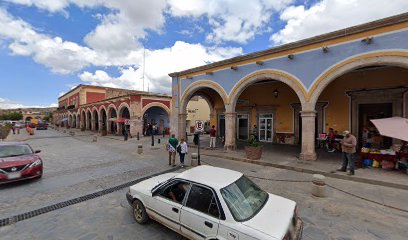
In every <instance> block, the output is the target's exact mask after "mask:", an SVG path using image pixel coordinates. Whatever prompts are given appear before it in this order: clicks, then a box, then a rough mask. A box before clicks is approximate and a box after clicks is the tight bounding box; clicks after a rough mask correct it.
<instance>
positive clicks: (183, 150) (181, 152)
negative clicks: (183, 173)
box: [177, 138, 188, 168]
mask: <svg viewBox="0 0 408 240" xmlns="http://www.w3.org/2000/svg"><path fill="white" fill-rule="evenodd" d="M177 150H179V151H178V153H179V156H180V166H181V167H182V168H183V167H184V157H185V156H186V154H187V152H188V147H187V143H186V141H185V140H184V138H181V139H180V144H179V145H178V146H177Z"/></svg>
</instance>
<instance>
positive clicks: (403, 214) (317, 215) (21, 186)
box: [0, 130, 408, 240]
mask: <svg viewBox="0 0 408 240" xmlns="http://www.w3.org/2000/svg"><path fill="white" fill-rule="evenodd" d="M79 135H81V136H79ZM92 138H93V135H92V134H91V133H90V132H77V134H76V136H74V137H70V136H69V135H68V134H66V133H65V134H64V133H62V132H61V131H60V132H57V131H55V130H47V131H36V135H35V136H31V137H30V136H27V135H26V133H25V132H24V131H23V133H22V134H21V135H12V136H11V137H10V140H13V139H22V140H26V141H27V142H28V143H30V144H31V145H32V146H33V148H34V149H41V150H42V152H41V153H40V155H41V157H42V158H43V160H44V162H45V170H44V171H45V173H44V176H43V178H42V179H40V180H36V181H30V182H24V183H18V184H11V185H9V186H3V187H0V193H1V194H0V202H1V206H0V219H3V218H7V217H10V216H13V215H16V214H20V213H24V212H27V211H31V210H35V209H37V208H40V207H43V206H48V205H50V204H54V203H58V202H61V201H64V200H68V199H71V198H74V197H78V196H82V195H85V194H89V193H92V192H96V191H99V190H102V189H106V188H109V187H112V186H116V185H119V184H121V183H124V182H128V181H131V180H135V179H137V178H140V177H143V176H147V175H150V174H154V173H157V172H160V171H164V170H167V169H169V167H168V165H167V159H166V152H165V151H164V144H163V141H162V143H161V144H160V145H158V146H157V144H156V146H155V148H151V147H150V145H149V144H150V139H148V138H146V139H143V140H140V141H139V142H138V141H137V140H136V139H131V140H130V141H128V142H124V141H122V140H121V138H119V137H103V138H101V137H100V138H98V141H97V142H92ZM140 142H141V143H143V144H144V153H143V154H142V155H139V154H137V153H136V150H137V149H136V146H137V143H140ZM192 151H195V150H191V151H190V152H192ZM187 158H188V159H189V156H188V157H187ZM202 159H203V161H204V163H205V164H211V165H215V166H219V167H224V168H230V169H234V170H238V171H241V172H244V173H245V174H247V175H248V176H250V177H251V178H252V179H253V180H254V181H255V182H256V183H257V184H259V185H260V186H261V187H263V188H264V189H265V190H267V191H269V192H271V193H274V194H278V195H281V196H284V197H287V198H290V199H292V200H295V201H296V202H297V203H298V205H299V210H300V215H301V217H302V218H303V220H304V222H305V229H304V239H397V240H398V239H406V232H407V229H408V221H407V219H408V212H407V211H408V206H407V205H406V203H407V200H408V191H405V190H397V189H393V188H387V187H380V186H374V185H369V184H363V183H357V182H351V181H345V180H339V179H332V178H328V179H327V182H328V183H329V184H330V185H331V186H333V187H336V188H338V189H341V190H343V191H345V192H347V193H351V194H354V196H352V195H349V194H347V193H344V192H341V191H338V190H335V189H329V190H330V191H329V197H327V198H323V199H320V198H316V197H312V196H311V194H310V187H311V183H310V182H309V181H310V180H311V175H310V174H305V173H299V172H294V171H288V170H284V169H276V168H271V167H264V166H259V165H253V164H249V163H241V162H236V161H231V160H225V159H219V158H214V157H203V158H202ZM187 163H188V162H187ZM125 192H126V189H122V190H120V191H116V192H113V193H111V194H107V195H104V196H101V197H97V198H94V199H91V200H88V201H84V202H81V203H79V204H75V205H71V206H68V207H65V208H61V209H58V210H55V211H51V212H48V213H46V214H42V215H39V216H36V217H33V218H30V219H27V220H23V221H19V222H17V223H14V224H12V225H8V226H5V227H0V236H1V237H0V238H1V239H13V240H14V239H182V237H181V236H180V235H178V234H176V233H174V232H172V231H170V230H167V229H166V228H165V227H163V226H161V225H159V224H157V223H155V222H150V223H149V224H147V225H146V226H141V225H138V224H136V223H135V222H134V220H133V218H132V216H131V208H130V206H129V205H128V203H127V201H126V199H125ZM362 198H365V199H368V200H371V201H375V202H380V203H387V204H388V205H391V206H393V207H394V208H396V209H392V208H389V207H384V206H381V205H379V204H375V203H373V202H369V201H366V200H363V199H362ZM398 209H400V210H398Z"/></svg>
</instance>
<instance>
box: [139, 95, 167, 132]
mask: <svg viewBox="0 0 408 240" xmlns="http://www.w3.org/2000/svg"><path fill="white" fill-rule="evenodd" d="M148 124H155V125H156V127H157V128H156V129H157V132H156V133H154V134H162V133H163V131H165V130H166V129H167V128H169V127H170V109H169V108H168V107H167V106H166V105H164V104H163V103H159V102H153V103H149V104H147V105H146V106H145V107H144V108H143V109H142V125H141V126H139V128H141V129H137V131H138V132H140V133H142V134H143V135H146V134H147V133H148V132H146V130H147V125H148ZM149 134H150V133H149Z"/></svg>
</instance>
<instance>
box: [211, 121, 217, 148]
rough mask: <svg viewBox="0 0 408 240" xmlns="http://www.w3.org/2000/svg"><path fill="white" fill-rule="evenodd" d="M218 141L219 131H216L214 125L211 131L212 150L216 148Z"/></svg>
mask: <svg viewBox="0 0 408 240" xmlns="http://www.w3.org/2000/svg"><path fill="white" fill-rule="evenodd" d="M216 141H217V130H215V126H214V125H212V127H211V129H210V148H211V149H213V148H215V143H216Z"/></svg>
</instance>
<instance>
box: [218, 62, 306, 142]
mask: <svg viewBox="0 0 408 240" xmlns="http://www.w3.org/2000/svg"><path fill="white" fill-rule="evenodd" d="M256 84H268V85H265V86H271V84H278V85H282V86H281V87H280V88H283V89H286V91H287V92H288V94H289V93H290V95H291V96H293V98H297V99H296V100H294V101H296V102H299V103H300V105H301V106H303V105H304V103H305V102H306V89H305V87H304V86H303V85H302V83H301V81H300V80H299V79H298V78H296V77H295V76H293V75H290V74H288V73H286V72H282V71H279V70H275V69H267V70H262V71H256V72H253V73H251V74H249V75H247V76H246V77H244V78H242V79H240V80H239V81H238V82H237V83H236V84H235V86H234V87H233V89H232V90H231V92H230V95H229V99H230V104H229V106H227V110H226V115H225V122H226V129H227V130H228V131H227V133H228V132H229V133H230V134H226V139H225V141H226V146H227V148H231V149H234V148H235V146H236V138H237V137H236V136H238V135H240V134H239V132H237V128H239V129H241V127H240V125H238V126H237V121H238V120H236V119H239V118H240V117H248V116H249V117H252V118H254V115H253V114H252V113H253V111H256V113H257V114H256V116H255V120H254V121H253V122H251V120H245V119H244V120H242V121H246V122H251V123H252V124H251V125H250V126H248V127H246V128H244V129H248V128H249V129H248V133H246V134H244V136H243V137H244V139H245V137H247V136H248V135H249V131H250V130H251V132H252V131H256V134H258V135H259V136H258V137H259V140H260V141H266V142H274V141H275V140H274V139H277V140H276V141H277V142H280V141H285V138H286V137H287V136H289V137H290V138H291V139H293V138H296V135H294V136H293V135H288V134H287V133H286V132H285V133H284V134H283V133H277V125H276V121H275V120H276V119H275V118H276V117H275V116H276V115H278V114H276V112H277V111H278V109H279V108H278V106H273V105H271V103H268V104H267V105H266V106H262V104H261V105H259V104H258V105H257V104H255V105H257V106H256V107H252V108H250V109H247V110H245V111H244V112H243V113H245V114H242V112H241V113H240V114H239V115H237V102H238V99H240V96H241V95H242V94H243V93H244V91H245V90H247V89H249V88H251V87H252V86H256ZM283 86H284V87H283ZM277 88H279V87H277ZM270 91H271V92H270V94H267V95H266V97H269V98H270V97H272V96H273V89H271V90H270ZM268 93H269V92H268ZM263 94H264V95H265V93H263ZM292 103H293V102H288V103H287V106H288V109H289V108H290V104H292ZM290 110H291V109H290ZM292 117H293V116H292ZM261 120H262V121H268V123H263V124H266V125H267V126H268V128H266V129H265V131H264V130H262V128H261V126H258V127H259V128H258V130H257V128H255V127H254V128H252V126H253V125H258V124H261ZM295 123H296V122H294V124H295ZM246 124H248V123H246ZM251 128H252V129H251ZM292 128H293V131H295V129H296V127H294V126H292ZM262 131H264V132H265V134H261V132H262ZM289 131H290V130H289ZM244 132H245V131H244ZM237 133H238V134H237ZM261 136H264V137H263V138H264V139H262V138H261ZM282 139H283V140H282ZM288 139H289V138H288ZM292 141H293V140H292ZM227 144H228V145H227Z"/></svg>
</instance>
